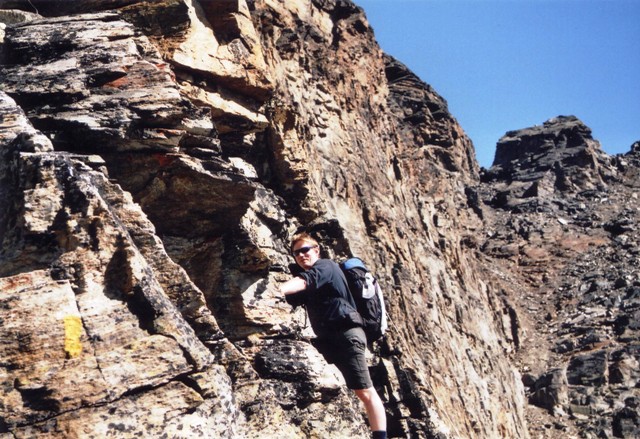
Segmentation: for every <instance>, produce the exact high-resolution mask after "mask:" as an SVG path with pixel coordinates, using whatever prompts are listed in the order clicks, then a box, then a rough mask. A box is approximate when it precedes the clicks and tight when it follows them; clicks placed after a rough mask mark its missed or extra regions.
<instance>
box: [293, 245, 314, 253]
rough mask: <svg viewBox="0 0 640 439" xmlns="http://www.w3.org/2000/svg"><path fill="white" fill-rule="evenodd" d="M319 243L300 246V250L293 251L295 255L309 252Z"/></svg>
mask: <svg viewBox="0 0 640 439" xmlns="http://www.w3.org/2000/svg"><path fill="white" fill-rule="evenodd" d="M316 247H317V245H309V246H305V247H300V248H299V249H298V250H294V251H293V256H300V255H301V254H302V253H308V252H309V250H311V249H312V248H316Z"/></svg>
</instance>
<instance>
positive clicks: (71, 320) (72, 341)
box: [64, 316, 82, 358]
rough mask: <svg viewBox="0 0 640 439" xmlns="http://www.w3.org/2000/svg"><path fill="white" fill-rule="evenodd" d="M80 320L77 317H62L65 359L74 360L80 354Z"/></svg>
mask: <svg viewBox="0 0 640 439" xmlns="http://www.w3.org/2000/svg"><path fill="white" fill-rule="evenodd" d="M81 336H82V320H80V317H78V316H65V317H64V351H65V352H66V353H67V358H76V357H78V356H79V355H80V354H81V353H82V343H80V337H81Z"/></svg>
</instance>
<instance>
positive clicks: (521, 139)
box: [482, 116, 617, 192]
mask: <svg viewBox="0 0 640 439" xmlns="http://www.w3.org/2000/svg"><path fill="white" fill-rule="evenodd" d="M616 176H617V168H616V166H615V164H614V163H613V161H612V159H611V157H609V155H607V154H606V153H605V152H604V151H603V150H602V149H601V147H600V143H599V142H598V141H597V140H595V139H594V138H593V137H592V132H591V129H590V128H589V127H588V126H587V125H585V124H584V123H583V122H582V121H581V120H580V119H578V118H577V117H576V116H557V117H554V118H551V119H549V120H547V121H545V122H544V123H543V124H542V125H536V126H533V127H528V128H523V129H519V130H513V131H509V132H507V133H506V134H505V135H504V136H503V137H502V138H500V140H499V141H498V143H497V146H496V155H495V159H494V162H493V166H492V167H491V168H490V169H489V170H487V171H486V172H484V173H483V177H482V178H483V180H484V181H502V182H505V183H508V184H509V185H513V186H514V187H516V186H517V187H519V188H522V187H524V186H528V187H527V189H530V188H531V187H532V186H530V185H531V184H536V185H537V184H538V183H539V182H540V181H541V180H546V181H547V183H548V184H547V186H549V185H550V186H551V188H552V190H554V191H555V190H560V191H574V192H575V191H582V190H590V189H597V188H602V187H604V186H605V185H606V183H607V182H608V181H610V180H612V179H615V178H616ZM534 192H535V191H534Z"/></svg>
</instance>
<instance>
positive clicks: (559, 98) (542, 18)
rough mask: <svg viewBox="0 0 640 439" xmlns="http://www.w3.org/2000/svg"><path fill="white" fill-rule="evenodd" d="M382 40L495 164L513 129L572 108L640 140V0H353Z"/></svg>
mask: <svg viewBox="0 0 640 439" xmlns="http://www.w3.org/2000/svg"><path fill="white" fill-rule="evenodd" d="M354 2H355V3H356V4H357V5H359V6H361V7H362V8H363V9H364V10H365V13H366V15H367V18H368V20H369V23H370V24H371V26H372V27H373V29H374V32H375V35H376V39H377V40H378V43H379V44H380V46H381V47H382V49H383V50H384V51H385V52H386V53H388V54H390V55H392V56H394V57H395V58H397V59H398V60H400V61H401V62H403V63H404V64H406V65H407V67H409V68H410V69H411V70H412V71H413V72H414V73H415V74H417V75H418V76H419V77H420V78H421V79H422V80H423V81H424V82H426V83H428V84H430V85H431V86H432V87H434V88H435V90H436V91H437V92H438V93H439V94H440V95H442V97H444V98H445V99H446V100H447V102H448V104H449V111H450V112H451V113H452V114H453V116H454V117H455V118H456V119H457V120H458V122H459V123H460V125H461V126H462V128H463V129H464V130H465V132H466V133H467V135H468V136H469V137H470V138H471V140H473V143H474V146H475V148H476V155H477V158H478V162H479V163H480V165H481V166H483V167H489V166H491V164H492V162H493V158H494V154H495V145H496V143H497V141H498V140H499V139H500V137H502V136H503V135H504V134H505V133H506V132H507V131H510V130H515V129H520V128H526V127H530V126H533V125H541V124H542V123H543V122H544V121H546V120H548V119H550V118H552V117H555V116H559V115H574V116H577V117H578V118H580V119H581V120H582V121H583V122H584V123H585V124H586V125H587V126H589V127H590V128H591V130H592V131H593V137H594V138H595V139H596V140H599V141H600V143H601V145H602V149H603V150H604V151H606V152H607V153H609V154H612V155H613V154H619V153H626V152H628V151H629V149H630V147H631V144H632V143H633V142H635V141H637V140H640V0H354Z"/></svg>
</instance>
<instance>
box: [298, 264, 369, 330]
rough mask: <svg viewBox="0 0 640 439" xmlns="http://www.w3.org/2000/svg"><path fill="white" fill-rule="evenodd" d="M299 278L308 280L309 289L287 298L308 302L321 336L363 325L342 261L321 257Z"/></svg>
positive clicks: (314, 324) (313, 320)
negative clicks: (342, 267) (341, 266)
mask: <svg viewBox="0 0 640 439" xmlns="http://www.w3.org/2000/svg"><path fill="white" fill-rule="evenodd" d="M298 277H301V278H302V279H304V280H305V282H306V283H307V288H306V289H305V290H304V291H301V292H299V293H296V294H293V295H290V296H295V297H287V301H289V303H296V302H302V303H304V304H305V305H306V307H307V312H308V313H309V321H310V322H311V327H312V328H313V331H314V332H315V333H316V335H317V336H318V337H325V336H328V335H330V334H331V333H332V332H339V331H344V330H345V329H348V328H353V327H354V326H361V324H362V319H361V318H360V315H359V314H358V311H357V310H356V304H355V302H354V301H353V297H351V293H350V292H349V286H348V285H347V280H346V279H345V277H344V274H343V273H342V270H341V269H340V266H339V265H338V264H336V263H335V262H333V261H331V260H329V259H318V260H317V261H316V263H315V264H313V267H311V268H310V269H308V270H306V271H303V272H302V273H300V274H298Z"/></svg>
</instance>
